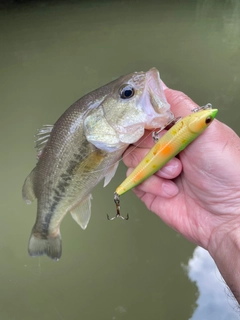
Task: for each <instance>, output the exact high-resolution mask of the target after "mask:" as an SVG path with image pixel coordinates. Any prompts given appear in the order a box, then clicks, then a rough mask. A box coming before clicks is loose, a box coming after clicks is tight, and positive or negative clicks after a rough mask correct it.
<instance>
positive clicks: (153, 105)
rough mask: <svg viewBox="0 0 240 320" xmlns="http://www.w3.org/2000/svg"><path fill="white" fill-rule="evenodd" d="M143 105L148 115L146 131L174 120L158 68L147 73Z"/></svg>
mask: <svg viewBox="0 0 240 320" xmlns="http://www.w3.org/2000/svg"><path fill="white" fill-rule="evenodd" d="M141 105H142V108H143V109H144V112H145V114H146V115H147V120H146V123H145V129H153V128H158V127H162V126H164V125H165V124H167V123H168V122H169V121H170V120H172V119H173V118H174V115H173V113H172V112H171V111H170V105H169V103H168V102H167V99H166V97H165V95H164V90H163V86H162V82H161V79H160V75H159V72H158V70H157V69H156V68H151V69H150V70H149V71H147V72H146V86H145V92H144V93H143V97H142V101H141Z"/></svg>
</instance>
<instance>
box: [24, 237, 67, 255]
mask: <svg viewBox="0 0 240 320" xmlns="http://www.w3.org/2000/svg"><path fill="white" fill-rule="evenodd" d="M28 253H29V255H30V256H31V257H37V256H42V255H44V254H46V255H47V256H48V257H49V258H51V259H53V260H56V261H58V260H59V259H60V257H61V254H62V239H61V235H60V232H59V233H58V235H57V236H54V237H53V236H47V237H46V238H42V237H40V236H38V234H36V233H34V232H32V234H31V237H30V240H29V244H28Z"/></svg>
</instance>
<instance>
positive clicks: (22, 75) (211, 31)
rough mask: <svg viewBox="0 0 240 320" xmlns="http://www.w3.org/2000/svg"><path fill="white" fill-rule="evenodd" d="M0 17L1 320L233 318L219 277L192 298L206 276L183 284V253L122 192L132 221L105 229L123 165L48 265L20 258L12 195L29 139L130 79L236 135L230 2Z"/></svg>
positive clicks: (20, 215)
mask: <svg viewBox="0 0 240 320" xmlns="http://www.w3.org/2000/svg"><path fill="white" fill-rule="evenodd" d="M0 8H1V9H0V102H1V103H0V108H1V109H0V110H1V116H0V123H1V136H0V139H1V140H0V143H1V155H0V159H1V180H0V191H1V202H0V209H1V213H0V261H1V263H0V318H1V319H3V320H12V319H24V320H33V319H34V320H35V319H36V320H38V319H39V320H40V319H41V320H75V319H84V320H85V319H86V320H92V319H94V320H95V319H100V320H118V319H126V320H130V319H131V320H133V319H138V320H145V319H151V320H157V319H163V320H175V319H178V320H185V319H190V318H191V319H194V320H202V319H211V320H215V319H216V320H219V319H222V320H224V319H237V314H235V313H234V311H233V309H231V307H229V304H228V303H226V301H227V296H226V294H225V295H222V296H219V292H220V289H218V288H217V285H220V286H221V285H222V281H221V279H220V278H217V282H216V283H217V285H215V286H212V287H214V288H216V290H215V291H214V292H210V291H209V289H208V288H205V289H204V290H202V287H204V283H205V282H206V274H207V273H208V270H213V268H214V266H210V265H208V264H207V266H206V267H202V269H201V268H200V271H199V270H198V280H196V278H194V276H193V277H192V278H191V276H190V275H189V276H190V278H191V279H192V281H193V280H194V281H196V283H197V284H198V286H197V285H196V284H195V283H193V282H192V281H190V280H189V276H188V272H187V271H186V268H184V266H187V265H188V264H189V259H190V258H191V257H192V255H193V251H194V246H193V245H192V244H191V243H189V242H188V241H186V240H185V239H183V238H182V237H181V236H179V235H178V234H177V233H176V232H175V231H173V230H171V229H170V228H168V227H167V226H165V225H164V224H163V223H162V222H161V220H160V219H159V218H158V217H157V216H155V215H154V214H153V213H151V212H149V211H148V210H147V209H146V208H145V207H144V205H143V204H142V203H141V202H140V201H139V200H138V199H136V197H135V196H134V194H133V193H132V192H130V193H129V194H126V195H125V196H124V198H122V207H123V208H124V209H123V210H126V211H128V212H129V213H130V214H131V219H130V220H129V221H128V222H125V221H119V220H118V221H114V222H112V223H110V222H108V221H107V220H106V213H109V214H112V213H113V212H114V204H113V200H112V194H113V191H114V190H115V187H116V186H117V185H118V183H119V182H120V181H121V180H122V179H123V177H124V176H125V168H124V166H123V165H121V166H120V168H119V170H118V172H117V174H116V177H115V178H114V180H113V181H112V182H111V184H110V185H109V186H108V187H106V188H105V189H103V188H102V186H100V185H99V186H98V187H97V188H96V189H95V191H94V193H93V198H94V199H93V205H92V218H91V221H90V224H89V226H88V228H87V230H86V231H82V230H81V229H80V228H79V226H78V225H77V224H76V223H75V222H74V221H73V220H72V219H71V218H70V217H66V218H65V219H64V221H63V223H62V227H61V233H62V238H63V256H62V258H61V260H60V261H59V262H58V263H54V262H53V261H51V260H49V259H47V258H46V257H42V258H35V259H33V258H30V257H29V256H28V254H27V243H28V239H29V235H30V231H31V228H32V225H33V223H34V221H35V215H36V204H33V205H31V206H27V205H26V204H25V203H24V202H23V200H22V199H21V188H22V184H23V181H24V179H25V177H26V175H27V174H28V173H29V171H30V170H31V169H32V167H33V166H34V165H35V150H34V149H33V140H34V137H33V135H34V134H35V132H36V129H37V128H39V127H41V126H42V125H43V124H49V123H54V122H55V121H56V119H57V118H58V117H59V116H60V115H61V114H62V112H63V111H64V110H65V109H66V108H67V107H68V106H69V105H70V104H71V103H73V102H74V101H75V100H77V99H78V98H80V97H81V96H82V95H83V94H85V93H87V92H89V91H91V90H93V89H95V88H97V87H99V86H101V85H103V84H105V83H107V82H109V81H111V80H112V79H114V78H116V77H118V76H119V75H122V74H125V73H129V72H132V71H139V70H148V69H149V68H151V67H153V66H155V67H156V68H158V69H159V70H160V73H161V77H162V79H163V80H164V81H165V82H166V84H167V85H168V86H169V87H172V88H175V89H178V90H182V91H184V92H186V93H187V94H188V95H189V96H191V97H192V98H193V99H194V100H195V101H196V102H197V103H199V104H200V105H202V104H205V103H207V102H211V103H212V104H213V106H214V107H216V108H218V109H219V115H218V118H219V119H220V120H222V121H223V122H225V123H226V124H228V125H229V126H231V127H232V128H233V129H234V130H235V131H237V132H238V134H240V129H239V120H240V111H239V101H240V91H239V87H240V58H239V49H240V44H239V43H240V42H239V39H240V2H239V1H237V0H236V1H234V0H232V1H230V0H229V1H227V0H226V1H217V0H215V1H214V0H202V1H200V0H199V1H190V0H189V1H169V2H167V1H160V0H159V1H151V0H149V1H140V0H139V1H137V0H136V1H133V0H132V1H131V0H128V1H125V0H122V1H68V2H67V1H65V2H64V1H56V2H52V1H51V2H48V1H38V2H26V3H25V2H20V3H19V2H18V3H15V2H12V3H11V4H9V3H8V1H4V2H0ZM201 259H202V260H201ZM201 259H200V260H201V261H203V260H204V259H205V260H204V261H207V260H206V259H208V257H202V258H201ZM200 260H198V259H195V260H194V259H192V260H191V261H192V263H191V270H193V269H194V265H195V266H196V268H197V269H199V268H198V267H199V266H201V262H199V261H200ZM193 261H195V262H194V263H193ZM214 274H215V273H214ZM208 281H211V279H210V280H208ZM201 290H202V291H201ZM213 296H214V297H217V298H214V299H213V298H212V297H213ZM198 297H200V298H201V299H200V298H199V299H198ZM197 299H198V300H197ZM211 300H212V303H211V304H207V303H206V301H208V302H209V301H211ZM216 301H218V302H216ZM226 305H227V306H226ZM223 306H225V307H224V308H223ZM229 308H230V309H229ZM235 317H236V318H235Z"/></svg>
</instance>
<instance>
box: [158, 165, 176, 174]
mask: <svg viewBox="0 0 240 320" xmlns="http://www.w3.org/2000/svg"><path fill="white" fill-rule="evenodd" d="M177 169H178V163H177V164H176V165H166V166H164V167H163V168H162V169H161V171H162V173H166V174H168V175H173V174H175V172H176V170H177Z"/></svg>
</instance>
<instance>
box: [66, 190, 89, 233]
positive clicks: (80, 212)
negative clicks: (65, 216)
mask: <svg viewBox="0 0 240 320" xmlns="http://www.w3.org/2000/svg"><path fill="white" fill-rule="evenodd" d="M91 199H92V195H91V194H89V195H88V196H87V198H85V199H84V200H83V201H82V202H81V203H80V204H78V205H77V206H76V207H75V208H74V209H71V210H70V213H71V215H72V217H73V219H74V220H75V221H76V222H77V223H78V224H79V225H80V227H81V228H82V229H83V230H85V229H86V228H87V225H88V222H89V220H90V218H91Z"/></svg>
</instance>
